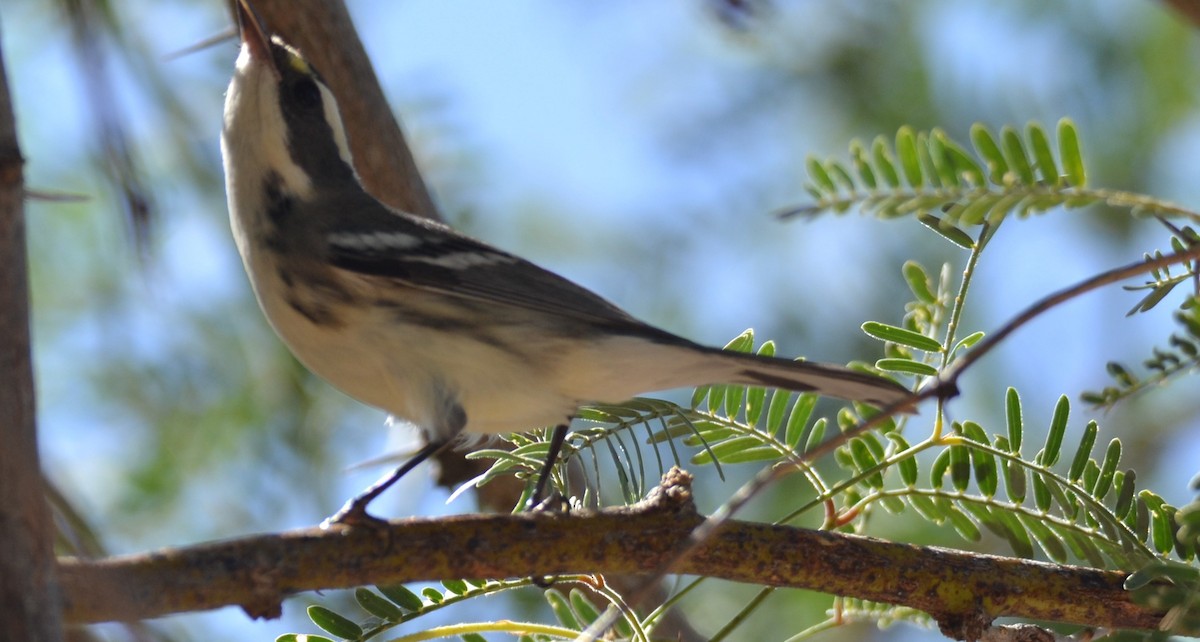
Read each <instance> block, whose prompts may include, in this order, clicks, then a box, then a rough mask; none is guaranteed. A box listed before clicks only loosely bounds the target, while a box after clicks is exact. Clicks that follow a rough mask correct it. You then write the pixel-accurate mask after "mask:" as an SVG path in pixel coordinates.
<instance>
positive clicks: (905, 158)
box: [896, 125, 925, 190]
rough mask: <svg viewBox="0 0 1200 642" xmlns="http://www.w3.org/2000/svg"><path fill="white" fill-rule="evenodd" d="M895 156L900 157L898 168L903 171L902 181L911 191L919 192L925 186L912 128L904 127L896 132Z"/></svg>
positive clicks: (914, 133)
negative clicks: (903, 180) (906, 183)
mask: <svg viewBox="0 0 1200 642" xmlns="http://www.w3.org/2000/svg"><path fill="white" fill-rule="evenodd" d="M896 155H897V156H899V157H900V167H901V168H902V169H903V170H904V179H905V180H906V181H908V184H909V185H910V186H912V187H913V189H916V190H919V189H920V188H921V187H923V186H924V185H925V176H924V174H923V173H922V172H921V156H920V154H919V153H918V152H917V135H916V132H914V131H913V128H912V127H909V126H907V125H905V126H904V127H901V128H900V129H899V131H897V132H896Z"/></svg>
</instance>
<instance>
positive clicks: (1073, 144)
mask: <svg viewBox="0 0 1200 642" xmlns="http://www.w3.org/2000/svg"><path fill="white" fill-rule="evenodd" d="M1058 153H1059V155H1060V156H1061V158H1062V165H1063V172H1064V173H1065V174H1066V176H1067V182H1069V183H1070V184H1071V186H1072V187H1086V186H1087V174H1086V173H1085V172H1084V168H1083V154H1082V153H1081V152H1080V150H1079V133H1078V132H1076V131H1075V123H1073V122H1071V120H1070V119H1069V118H1064V119H1062V120H1060V121H1058Z"/></svg>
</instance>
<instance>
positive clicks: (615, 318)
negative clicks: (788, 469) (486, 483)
mask: <svg viewBox="0 0 1200 642" xmlns="http://www.w3.org/2000/svg"><path fill="white" fill-rule="evenodd" d="M237 6H238V13H239V19H240V23H241V33H242V47H241V53H240V55H239V56H238V59H237V67H236V71H235V73H234V75H233V80H232V82H231V83H230V85H229V90H228V93H227V95H226V100H225V121H224V127H223V129H222V133H221V150H222V153H223V155H224V159H225V181H226V188H227V191H228V197H229V210H230V219H231V223H232V226H233V234H234V238H235V239H236V240H237V246H238V250H239V251H240V252H241V255H242V260H243V262H244V264H245V267H246V272H247V274H248V275H249V277H250V283H251V284H252V286H253V288H254V293H255V295H256V296H257V298H258V302H259V305H260V306H261V307H262V310H263V312H264V313H265V314H266V316H267V319H268V320H269V321H270V323H271V325H272V326H273V327H274V329H275V331H276V332H277V333H278V334H279V336H280V338H282V339H283V341H284V343H286V344H287V346H288V347H289V348H290V349H291V351H292V352H293V353H294V354H295V355H296V357H297V358H299V359H300V361H301V362H303V363H304V365H305V366H307V367H308V368H309V369H310V370H312V371H313V372H314V373H316V374H317V375H319V376H321V377H322V378H324V379H325V380H327V381H328V382H329V383H331V384H333V385H334V386H335V387H337V388H339V389H340V390H342V391H343V392H345V393H346V394H348V395H350V396H351V397H354V398H356V399H358V400H359V401H362V402H363V403H366V404H368V405H371V406H375V407H377V408H381V409H383V410H386V411H388V412H390V413H392V414H393V415H394V416H396V417H399V418H401V419H405V420H408V421H410V422H412V423H413V424H415V425H416V426H418V427H419V428H421V429H422V430H424V431H425V434H426V437H427V438H428V441H429V444H428V445H427V446H426V447H425V448H424V449H422V450H421V451H420V452H418V453H417V454H416V455H414V456H413V457H412V458H411V459H410V460H409V462H407V463H406V464H405V465H404V466H402V467H401V468H400V469H398V470H397V471H396V472H395V473H393V474H392V475H391V476H389V477H387V478H385V479H383V480H381V481H380V482H379V483H378V484H376V486H374V487H372V488H371V489H369V490H368V491H366V492H365V493H364V494H362V495H360V496H359V497H357V498H355V500H353V501H352V502H351V503H349V504H347V506H346V507H345V508H343V510H342V512H340V513H339V514H338V516H337V517H335V520H339V521H345V520H347V519H349V518H362V517H365V516H366V513H365V507H366V504H367V503H368V502H370V500H371V499H373V498H374V497H375V496H377V495H378V494H379V493H380V492H382V491H383V489H385V488H386V487H387V486H388V485H390V484H391V483H392V482H394V481H395V480H396V479H398V478H399V477H400V476H401V475H403V474H404V473H405V472H407V471H408V470H409V469H411V468H412V467H413V466H415V465H416V464H417V463H419V462H420V461H421V460H423V459H425V458H427V457H428V456H429V455H431V454H433V453H434V452H436V450H437V449H438V448H440V447H442V446H444V445H445V444H447V443H450V442H452V441H453V440H454V439H455V438H456V437H457V436H458V435H459V434H460V433H462V432H464V431H466V432H472V433H491V434H495V433H510V432H522V431H528V430H531V429H535V428H539V427H543V426H555V427H556V430H555V433H554V438H553V439H552V445H551V453H550V456H549V459H548V461H547V464H546V468H544V469H543V471H542V477H541V478H540V479H539V481H538V485H537V486H536V487H535V490H534V493H533V496H534V497H535V498H537V497H540V496H541V494H542V491H543V485H544V483H545V478H546V476H547V473H548V472H549V470H550V466H552V465H553V463H554V460H555V459H556V457H557V453H558V447H559V446H560V445H561V442H562V439H563V437H564V436H565V434H566V427H567V423H568V422H569V421H570V419H571V417H572V415H574V414H575V412H576V411H577V410H578V408H579V406H581V405H582V404H585V403H588V402H615V401H621V400H624V399H627V398H629V397H631V396H633V395H635V394H639V393H644V392H648V391H654V390H665V389H669V388H680V387H687V386H697V385H703V384H716V383H730V384H745V385H760V386H770V387H775V388H784V389H788V390H799V391H815V392H818V393H820V394H823V395H829V396H833V397H840V398H843V399H850V400H858V401H863V402H867V403H872V404H876V405H882V406H888V405H892V404H895V403H897V402H899V401H900V400H902V399H904V398H905V396H906V395H908V391H907V390H906V389H905V388H903V387H902V386H900V385H898V384H896V383H893V382H891V381H889V380H886V379H883V378H880V377H876V376H872V375H869V374H863V373H860V372H855V371H853V370H849V369H847V368H844V367H841V366H833V365H824V364H817V363H808V362H803V361H789V360H785V359H774V358H765V357H759V356H754V355H745V354H737V353H732V352H726V351H722V350H719V349H715V348H707V347H704V346H700V345H697V344H695V343H692V342H691V341H688V340H686V339H683V338H680V337H677V336H675V335H673V334H670V333H668V332H665V331H663V330H659V329H657V328H654V327H651V326H649V325H646V324H645V323H642V322H641V321H638V320H637V319H635V318H633V317H631V316H630V315H628V314H626V313H625V312H624V311H622V310H621V309H619V308H617V307H616V306H614V305H613V304H611V303H609V302H608V301H605V300H604V299H602V298H600V297H599V296H597V295H595V294H593V293H592V292H590V291H588V290H586V289H584V288H582V287H580V286H578V285H576V284H574V283H572V282H570V281H568V280H566V279H564V278H562V277H560V276H558V275H556V274H553V273H551V272H548V271H546V270H544V269H542V268H540V267H538V266H536V265H534V264H532V263H530V262H528V261H525V260H523V259H521V258H519V257H517V256H513V255H512V254H509V253H507V252H504V251H502V250H499V249H496V248H493V247H491V246H490V245H487V244H485V243H482V242H480V241H476V240H475V239H472V238H469V237H467V236H465V235H463V234H460V233H459V232H457V231H455V230H453V229H451V228H449V227H447V226H445V225H442V224H439V223H436V222H431V221H428V220H426V219H423V218H419V217H416V216H412V215H409V214H407V213H404V212H398V211H395V210H392V209H391V208H389V207H387V206H386V205H384V204H382V203H381V202H379V201H378V200H376V199H375V198H374V197H372V196H371V195H370V194H368V193H366V191H364V189H363V187H362V185H361V184H360V183H359V181H358V178H357V176H356V175H355V172H354V169H353V167H352V165H351V159H350V151H349V147H348V146H347V143H346V134H345V131H344V129H343V127H342V122H341V119H340V117H339V115H338V107H337V103H336V102H335V100H334V97H333V94H332V93H331V92H330V90H329V89H328V87H326V86H325V84H324V83H323V82H322V80H321V77H320V76H319V75H318V74H317V72H316V70H315V69H313V67H312V66H311V65H310V64H309V63H308V62H307V61H306V60H305V59H304V58H303V57H302V56H301V55H300V53H299V52H298V51H296V50H295V49H294V48H292V47H290V46H288V45H287V44H285V43H284V42H283V41H282V40H280V39H279V38H278V37H274V38H272V37H270V36H269V34H268V32H267V31H266V30H265V28H264V27H263V25H262V24H261V22H260V21H259V20H258V19H257V18H256V16H255V15H254V13H253V11H252V10H251V9H250V8H249V6H248V5H247V4H246V0H239V2H238V3H237Z"/></svg>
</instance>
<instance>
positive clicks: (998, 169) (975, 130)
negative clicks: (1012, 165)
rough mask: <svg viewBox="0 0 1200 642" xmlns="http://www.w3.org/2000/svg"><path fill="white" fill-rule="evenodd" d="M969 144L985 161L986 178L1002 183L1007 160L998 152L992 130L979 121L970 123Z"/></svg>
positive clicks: (1006, 171)
mask: <svg viewBox="0 0 1200 642" xmlns="http://www.w3.org/2000/svg"><path fill="white" fill-rule="evenodd" d="M971 144H973V145H974V146H975V153H977V154H979V157H980V158H982V159H983V161H984V162H985V163H987V166H988V178H990V179H991V181H992V182H993V183H995V184H997V185H1003V184H1004V175H1005V174H1007V173H1008V161H1006V160H1005V159H1004V154H1002V153H1001V152H1000V146H999V145H997V144H996V139H995V138H993V137H992V132H990V131H988V128H987V127H984V126H983V124H981V123H975V124H974V125H971Z"/></svg>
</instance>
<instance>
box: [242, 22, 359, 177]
mask: <svg viewBox="0 0 1200 642" xmlns="http://www.w3.org/2000/svg"><path fill="white" fill-rule="evenodd" d="M235 4H236V6H237V14H238V26H239V31H240V32H241V40H242V48H241V53H240V54H239V55H238V59H237V67H236V70H235V71H234V74H233V80H232V81H231V82H230V83H229V90H228V92H227V93H226V96H225V120H224V126H223V127H222V131H221V151H222V153H223V155H224V157H225V174H226V180H227V182H229V187H230V190H231V192H232V191H235V190H262V189H263V185H264V183H265V182H273V183H274V185H273V186H272V187H273V189H278V190H279V191H280V192H282V194H283V195H285V196H286V197H288V198H296V199H300V200H309V199H310V198H312V196H313V194H314V190H316V189H318V188H320V187H321V186H322V185H331V184H334V183H337V182H342V181H346V180H354V170H353V169H352V167H353V166H352V163H351V159H350V148H349V146H348V145H347V143H346V131H345V128H344V127H343V126H342V120H341V116H340V115H339V113H338V107H337V102H336V101H335V100H334V97H333V92H331V91H330V90H329V87H327V86H326V85H325V83H324V81H322V79H321V75H320V74H319V73H317V70H316V69H315V68H314V67H313V66H312V65H311V64H310V63H309V62H308V61H307V60H306V59H305V58H304V57H303V56H302V55H301V54H300V52H299V51H298V50H296V49H295V48H294V47H292V46H290V45H288V44H287V43H285V42H284V41H283V40H282V39H280V38H279V37H278V36H273V35H272V34H271V33H270V31H269V30H268V29H267V28H266V26H265V25H264V24H263V22H262V21H261V20H260V19H259V18H258V15H257V14H256V12H255V11H254V9H253V8H252V7H251V6H250V4H249V1H248V0H237V2H236V3H235ZM231 195H232V194H231Z"/></svg>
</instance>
